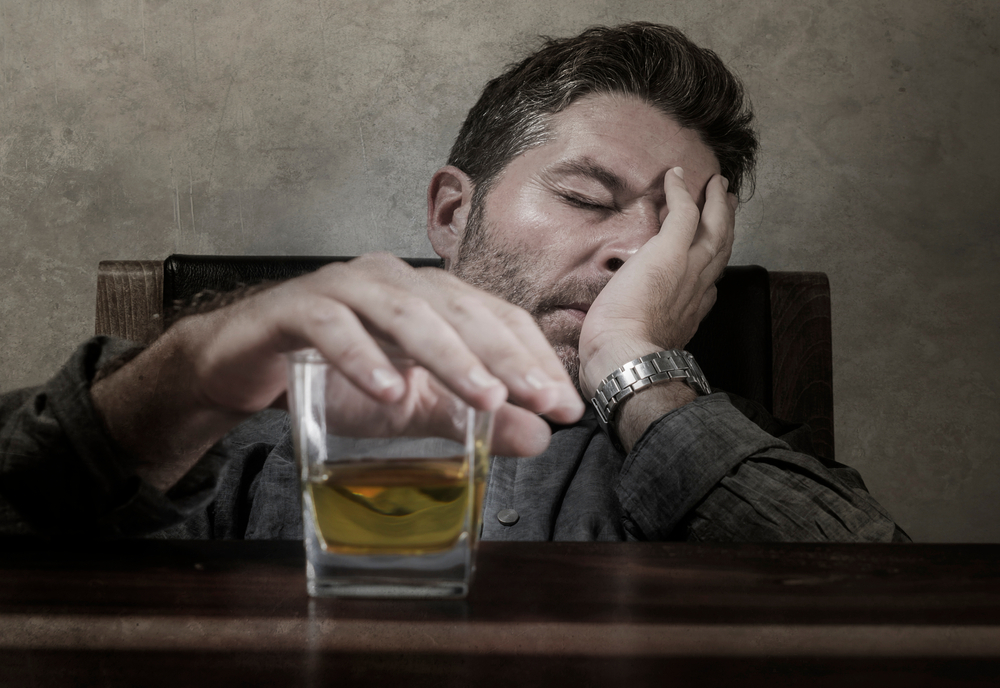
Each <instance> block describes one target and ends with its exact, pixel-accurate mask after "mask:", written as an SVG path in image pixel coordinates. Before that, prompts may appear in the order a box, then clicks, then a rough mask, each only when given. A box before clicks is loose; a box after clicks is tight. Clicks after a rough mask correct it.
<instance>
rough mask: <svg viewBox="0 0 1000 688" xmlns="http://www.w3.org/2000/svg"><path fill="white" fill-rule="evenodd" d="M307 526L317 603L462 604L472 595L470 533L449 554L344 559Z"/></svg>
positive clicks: (310, 580)
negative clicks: (429, 601) (375, 599)
mask: <svg viewBox="0 0 1000 688" xmlns="http://www.w3.org/2000/svg"><path fill="white" fill-rule="evenodd" d="M305 525H306V527H305V531H306V533H305V535H306V537H305V546H306V590H307V591H308V592H309V594H310V595H311V596H313V597H395V598H405V597H409V598H429V597H432V598H436V599H461V598H463V597H465V596H466V595H467V594H468V592H469V583H470V581H471V578H472V571H473V563H472V558H473V548H472V543H471V542H470V538H469V537H468V535H467V534H465V533H463V534H462V536H461V537H459V539H458V542H456V543H455V545H454V546H453V547H451V548H449V549H447V550H445V551H443V552H434V553H428V554H421V555H412V554H411V555H386V554H338V553H333V552H327V551H325V550H324V549H323V548H322V546H321V545H320V543H319V539H318V538H317V537H316V532H315V531H314V530H313V528H312V527H311V525H312V524H310V523H309V522H308V521H307V522H306V524H305Z"/></svg>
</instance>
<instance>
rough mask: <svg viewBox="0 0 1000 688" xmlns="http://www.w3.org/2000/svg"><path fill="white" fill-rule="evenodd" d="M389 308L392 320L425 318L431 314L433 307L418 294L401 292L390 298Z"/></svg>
mask: <svg viewBox="0 0 1000 688" xmlns="http://www.w3.org/2000/svg"><path fill="white" fill-rule="evenodd" d="M389 309H390V314H391V318H392V320H394V321H401V320H410V319H417V320H425V319H427V318H429V317H430V316H431V314H432V313H433V311H434V309H433V308H432V307H431V305H430V304H429V303H427V302H426V301H425V300H424V299H422V298H420V297H419V296H413V295H412V294H407V293H405V292H404V293H402V294H400V295H397V296H395V297H393V298H391V299H390V303H389Z"/></svg>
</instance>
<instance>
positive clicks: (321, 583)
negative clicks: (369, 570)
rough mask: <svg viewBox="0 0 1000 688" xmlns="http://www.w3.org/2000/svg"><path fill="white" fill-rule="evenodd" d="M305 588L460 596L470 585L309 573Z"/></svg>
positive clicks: (335, 593)
mask: <svg viewBox="0 0 1000 688" xmlns="http://www.w3.org/2000/svg"><path fill="white" fill-rule="evenodd" d="M306 590H308V592H309V594H310V595H311V596H312V597H406V598H435V599H462V598H464V597H465V596H466V595H468V593H469V586H468V585H467V584H465V583H459V582H456V581H434V580H427V581H413V580H401V579H398V578H364V579H358V580H351V579H349V578H337V579H334V580H329V579H323V578H313V577H310V578H308V579H307V581H306Z"/></svg>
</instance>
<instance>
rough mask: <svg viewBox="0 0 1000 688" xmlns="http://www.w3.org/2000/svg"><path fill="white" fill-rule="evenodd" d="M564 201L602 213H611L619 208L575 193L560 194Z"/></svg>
mask: <svg viewBox="0 0 1000 688" xmlns="http://www.w3.org/2000/svg"><path fill="white" fill-rule="evenodd" d="M559 196H560V198H562V200H563V201H565V202H566V203H568V204H569V205H571V206H573V207H574V208H582V209H583V210H591V211H596V212H601V213H610V212H613V211H615V210H617V208H616V207H615V206H613V205H605V204H603V203H598V202H597V201H594V200H591V199H589V198H584V197H583V196H576V195H574V194H567V193H562V194H559Z"/></svg>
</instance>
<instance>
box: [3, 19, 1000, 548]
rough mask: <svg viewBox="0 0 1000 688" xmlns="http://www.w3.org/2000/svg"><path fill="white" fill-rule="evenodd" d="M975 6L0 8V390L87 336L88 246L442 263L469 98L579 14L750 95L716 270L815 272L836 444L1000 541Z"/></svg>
mask: <svg viewBox="0 0 1000 688" xmlns="http://www.w3.org/2000/svg"><path fill="white" fill-rule="evenodd" d="M996 8H997V5H996V3H995V2H993V0H965V1H960V0H952V1H950V2H949V1H944V0H935V1H928V0H900V1H899V2H880V1H877V0H854V1H850V2H847V1H837V0H796V1H795V2H792V1H791V0H789V1H787V2H784V1H778V0H755V1H754V2H744V1H739V2H738V1H736V0H710V1H707V0H671V1H669V2H667V1H659V2H653V1H649V2H639V1H636V2H625V1H621V2H607V1H604V2H594V1H591V0H577V1H576V2H573V3H567V2H548V1H545V0H464V1H463V2H454V1H450V0H421V1H419V2H414V1H412V0H411V1H406V0H385V1H383V2H376V1H374V0H368V1H363V2H359V1H357V0H310V1H309V2H292V1H289V0H285V1H281V0H247V1H243V2H236V1H234V0H218V1H216V2H194V1H187V0H183V1H182V0H88V1H86V2H84V1H80V2H61V1H59V0H0V70H2V79H0V240H2V247H0V389H9V388H12V387H15V386H20V385H25V384H30V383H37V382H40V381H42V380H44V379H45V378H46V377H47V376H48V375H49V374H51V373H52V371H54V370H55V369H56V367H57V366H58V365H59V363H60V361H62V360H63V359H64V358H65V356H66V355H67V354H68V353H69V351H70V350H71V349H72V347H73V345H74V343H76V342H78V341H80V340H82V339H83V338H85V337H86V336H87V335H88V334H90V333H91V332H92V328H93V317H94V316H93V311H94V287H95V271H96V267H97V263H98V261H100V260H102V259H115V258H118V259H124V258H162V257H164V256H166V255H167V254H169V253H171V252H190V253H257V254H265V253H279V254H280V253H289V254H291V253H314V254H325V253H356V252H363V251H367V250H370V249H388V250H390V251H392V252H394V253H396V254H398V255H411V256H423V255H430V254H431V251H430V246H429V245H428V244H427V242H426V239H425V238H424V188H425V184H426V182H427V180H428V178H429V175H430V174H431V172H432V171H433V170H434V169H436V167H437V166H439V165H440V164H441V163H442V161H443V159H444V157H445V155H446V152H447V150H448V147H449V144H450V141H451V138H452V137H453V135H454V133H455V132H456V131H457V128H458V125H459V123H460V122H461V119H462V117H463V114H464V112H465V110H466V109H467V108H468V107H469V106H470V105H471V104H472V102H473V101H474V99H475V97H476V95H477V92H478V89H479V88H481V86H482V84H483V83H484V82H485V80H486V79H487V78H489V77H490V76H492V75H495V74H496V73H497V72H498V70H500V69H501V67H502V66H503V65H504V64H506V63H507V62H509V61H511V60H513V59H514V58H516V57H518V56H519V55H520V54H522V53H523V51H524V50H526V49H528V48H530V47H532V46H534V45H535V44H536V43H535V41H534V40H533V36H535V35H537V34H539V33H548V34H554V35H566V34H570V33H575V32H577V31H579V30H580V29H582V28H584V27H586V26H588V25H591V24H595V23H618V22H621V21H626V20H634V19H647V20H653V21H661V22H667V23H673V24H676V25H678V26H680V27H681V28H683V29H684V30H686V31H687V32H688V33H689V35H690V36H691V37H692V38H694V39H695V40H696V41H698V42H700V43H702V44H705V45H708V46H710V47H712V48H714V49H715V50H716V51H717V52H718V53H719V54H720V55H721V56H722V57H723V59H724V60H726V61H727V62H728V63H729V64H731V65H732V66H734V67H735V68H736V69H737V70H738V71H739V72H740V73H741V74H742V75H743V77H744V78H745V79H746V81H747V84H748V86H749V88H750V91H751V93H752V94H753V98H754V101H755V103H756V105H757V109H758V112H759V115H760V129H761V134H762V138H763V143H764V159H763V164H762V167H761V170H760V177H759V187H758V192H757V195H756V197H755V198H754V199H753V200H752V201H751V202H750V203H749V204H747V205H746V206H745V207H744V208H743V210H742V211H741V215H740V227H739V236H738V240H737V247H736V252H735V258H734V262H753V263H760V264H762V265H765V266H767V267H769V268H771V269H777V270H821V271H825V272H827V273H828V274H829V275H830V279H831V282H832V286H833V308H834V339H835V341H834V351H835V354H834V355H835V394H836V399H837V407H836V414H837V417H836V420H837V438H836V440H837V450H838V454H839V457H840V458H841V460H843V461H845V462H847V463H849V464H851V465H854V466H855V467H857V468H858V469H859V470H861V472H862V473H863V474H864V476H865V478H866V479H867V481H868V484H869V486H870V487H871V489H872V491H873V492H874V493H875V494H876V496H878V497H879V498H880V499H881V500H882V502H883V503H884V504H885V505H886V506H887V507H888V508H889V509H890V511H892V513H893V514H894V515H895V516H896V518H897V519H898V520H899V522H900V523H901V524H902V525H903V526H904V527H905V528H907V529H908V530H909V531H910V533H911V534H912V535H913V536H914V537H916V538H919V539H930V540H942V541H969V540H993V541H996V540H998V539H1000V518H998V516H1000V506H998V505H1000V468H998V461H997V458H998V455H1000V450H998V447H1000V430H998V426H1000V423H998V415H1000V414H998V411H1000V401H998V399H997V391H998V383H1000V379H998V378H1000V364H998V360H997V359H998V356H997V353H998V348H1000V347H998V343H1000V342H998V335H1000V328H998V324H1000V318H998V316H1000V312H998V310H1000V308H998V305H997V296H998V291H1000V290H998V286H1000V278H998V276H997V271H996V270H995V269H994V264H995V263H996V261H997V258H998V257H1000V255H998V254H1000V243H998V220H997V218H998V217H1000V197H998V195H996V194H994V193H993V191H994V190H995V189H996V187H997V184H998V181H1000V174H998V163H997V160H998V158H1000V133H998V128H997V126H996V121H997V112H1000V95H998V94H1000V22H998V16H997V14H998V11H997V9H996Z"/></svg>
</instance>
